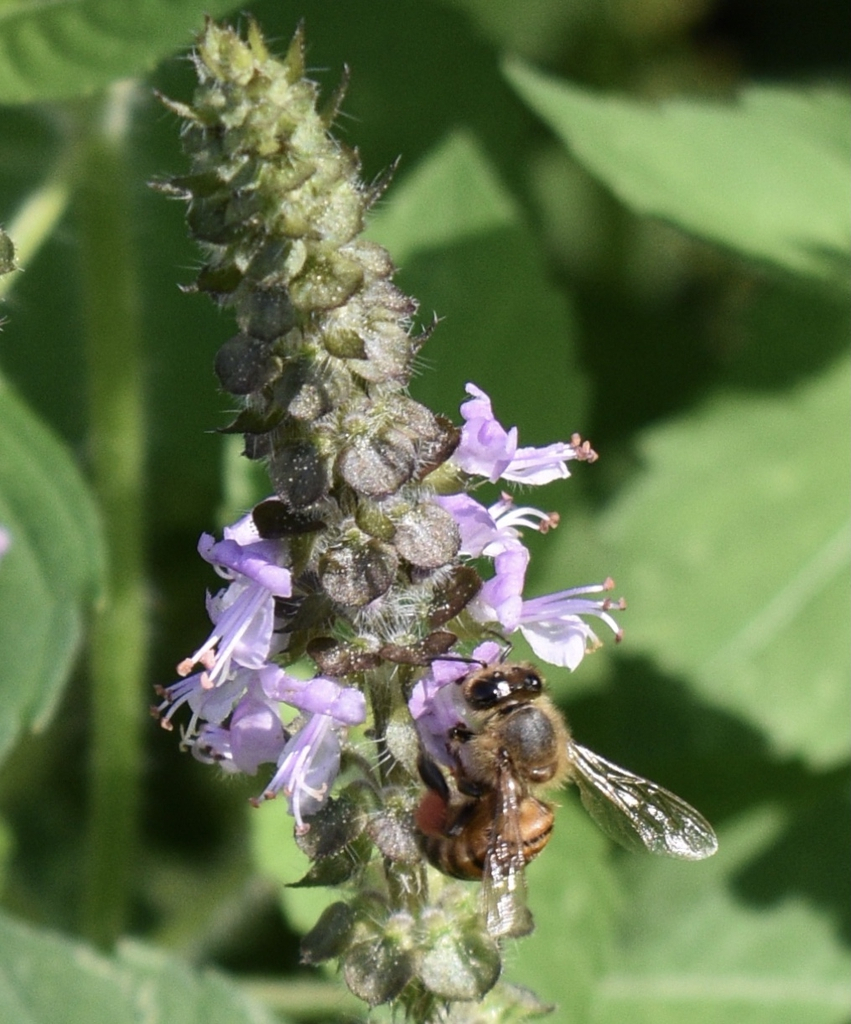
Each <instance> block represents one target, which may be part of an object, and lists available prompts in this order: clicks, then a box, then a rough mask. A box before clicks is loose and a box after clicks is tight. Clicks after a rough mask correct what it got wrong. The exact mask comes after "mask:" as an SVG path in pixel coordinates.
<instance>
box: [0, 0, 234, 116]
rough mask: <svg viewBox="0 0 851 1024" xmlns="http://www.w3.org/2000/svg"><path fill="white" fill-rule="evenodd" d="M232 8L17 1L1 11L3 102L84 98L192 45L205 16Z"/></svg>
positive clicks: (139, 1) (169, 2)
mask: <svg viewBox="0 0 851 1024" xmlns="http://www.w3.org/2000/svg"><path fill="white" fill-rule="evenodd" d="M233 6H234V5H233V3H231V2H227V0H225V2H222V0H219V2H218V3H216V2H215V0H212V2H209V3H206V2H205V3H199V2H198V0H176V2H175V0H134V2H133V3H132V4H116V3H114V2H112V0H59V2H58V3H49V4H45V3H42V2H41V0H18V2H17V3H6V4H3V5H0V103H32V102H43V101H45V100H65V99H71V98H73V97H76V96H86V95H89V94H90V93H93V92H96V91H97V90H98V89H103V88H104V87H105V86H106V85H108V84H109V83H110V82H111V81H113V80H114V79H117V78H130V77H132V76H133V75H139V74H142V73H144V72H145V71H150V70H151V69H152V68H153V67H155V66H156V65H157V64H158V63H159V62H160V61H161V60H163V59H164V58H165V57H167V56H169V55H170V54H172V53H174V52H175V51H176V50H179V49H181V48H184V47H187V46H188V45H189V44H190V43H191V42H192V36H191V33H192V31H193V29H195V30H196V31H197V30H199V29H200V28H201V25H202V20H203V16H204V14H205V13H206V14H210V15H213V16H217V15H220V14H224V13H225V12H226V11H228V10H230V9H232V8H233Z"/></svg>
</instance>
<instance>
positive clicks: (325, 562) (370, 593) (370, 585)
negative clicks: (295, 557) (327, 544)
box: [319, 540, 398, 608]
mask: <svg viewBox="0 0 851 1024" xmlns="http://www.w3.org/2000/svg"><path fill="white" fill-rule="evenodd" d="M397 565H398V559H397V557H396V552H395V551H394V550H393V548H392V547H390V546H389V545H388V544H382V543H381V542H380V541H376V540H371V541H369V542H368V543H366V544H363V545H361V546H358V547H351V546H349V547H339V548H334V549H333V550H331V551H328V552H326V553H325V554H324V555H323V557H322V559H321V561H320V563H319V578H320V580H321V581H322V586H323V587H324V589H325V593H326V594H327V595H328V596H329V597H330V598H331V600H332V601H336V602H337V603H338V604H346V605H353V606H355V607H357V608H362V607H363V606H364V605H366V604H369V603H370V601H374V600H375V599H376V598H377V597H381V595H382V594H385V593H386V592H387V591H388V590H389V589H390V587H391V586H392V585H393V581H394V579H395V578H396V568H397Z"/></svg>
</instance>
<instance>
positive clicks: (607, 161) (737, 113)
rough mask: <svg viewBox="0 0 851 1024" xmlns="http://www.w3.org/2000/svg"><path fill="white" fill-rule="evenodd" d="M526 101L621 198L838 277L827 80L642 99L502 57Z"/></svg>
mask: <svg viewBox="0 0 851 1024" xmlns="http://www.w3.org/2000/svg"><path fill="white" fill-rule="evenodd" d="M505 73H506V75H507V76H508V78H509V80H510V81H511V82H512V83H513V84H514V86H515V88H516V89H517V91H518V92H519V93H520V95H521V96H522V97H523V98H524V99H525V100H526V102H527V103H528V104H529V105H530V106H531V107H532V108H533V109H534V110H535V111H536V112H537V113H538V114H539V115H540V116H541V117H542V118H543V119H544V120H545V121H546V122H547V123H548V124H549V125H550V127H551V128H552V129H553V130H554V131H555V132H556V134H557V135H558V136H559V137H560V138H561V139H562V140H563V141H564V142H565V143H566V144H567V145H568V146H569V147H570V150H571V152H572V153H573V154H574V155H575V156H576V158H577V159H578V160H579V161H580V162H581V163H582V164H583V165H584V166H585V167H586V168H587V169H588V170H590V171H591V172H592V173H593V174H595V175H596V176H598V177H599V178H600V179H602V181H604V182H605V183H606V184H607V185H608V186H609V188H611V189H612V191H613V192H614V193H615V194H616V195H617V196H618V197H619V198H620V199H621V200H622V201H623V202H624V203H626V204H627V206H629V207H631V208H632V209H634V210H636V211H637V212H639V213H643V214H649V215H652V216H656V217H662V218H664V219H665V220H668V221H671V222H672V223H674V224H676V225H678V226H679V227H681V228H683V229H684V230H686V231H689V232H692V233H694V234H697V235H700V236H702V237H704V238H708V239H710V240H712V241H714V242H720V243H721V244H722V245H726V246H730V247H731V248H733V249H735V250H737V251H738V252H741V253H743V254H745V255H746V256H750V257H754V258H756V259H761V260H768V261H770V262H772V263H775V264H778V265H779V266H781V267H784V268H786V269H787V270H791V271H793V272H796V273H805V274H812V275H816V276H820V277H828V278H838V276H839V274H838V270H839V266H840V265H841V267H842V277H843V279H844V277H845V275H846V274H847V261H848V256H849V250H851V232H849V226H848V225H849V217H850V216H851V205H850V204H849V192H848V158H849V153H848V144H849V136H848V127H847V125H848V118H849V114H851V101H849V98H848V96H847V95H846V94H845V93H844V92H839V91H834V90H831V89H828V88H810V89H793V88H788V87H779V86H776V87H771V86H751V87H749V88H746V89H743V90H742V92H741V94H740V96H739V98H738V100H737V102H735V103H711V102H708V101H702V100H694V99H677V100H669V101H667V102H664V103H659V104H657V105H655V106H651V105H650V104H648V103H641V102H637V101H635V100H631V99H623V98H620V97H615V96H607V95H601V94H595V93H592V92H589V91H587V90H585V89H582V88H580V87H578V86H575V85H572V84H570V83H568V82H565V81H563V80H560V79H555V78H552V77H550V76H547V75H542V74H540V73H539V72H537V71H535V70H534V69H532V68H530V67H529V66H527V65H525V64H523V63H521V62H519V61H516V60H514V61H510V62H508V63H507V64H506V67H505Z"/></svg>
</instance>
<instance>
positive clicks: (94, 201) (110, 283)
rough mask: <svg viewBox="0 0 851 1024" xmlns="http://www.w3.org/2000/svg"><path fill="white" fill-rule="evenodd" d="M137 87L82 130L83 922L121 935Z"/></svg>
mask: <svg viewBox="0 0 851 1024" xmlns="http://www.w3.org/2000/svg"><path fill="white" fill-rule="evenodd" d="M131 100H132V93H131V91H130V87H129V86H127V85H125V84H122V85H121V86H118V87H116V88H114V89H113V90H112V91H111V92H110V94H109V96H108V98H107V100H106V102H105V103H103V104H101V105H99V107H98V108H95V107H94V106H90V107H86V108H84V110H83V114H82V118H81V121H82V124H81V130H80V132H79V133H78V138H80V139H81V140H82V141H81V150H80V156H79V161H78V164H77V168H78V173H79V185H78V193H77V195H78V224H79V241H80V254H81V271H82V273H81V279H82V294H83V310H84V321H85V334H86V354H87V362H88V367H87V369H88V380H89V416H90V419H89V443H90V452H89V456H90V460H91V472H92V483H93V488H94V491H95V494H96V496H97V499H98V503H99V506H100V509H101V512H102V515H103V520H104V533H105V536H106V540H107V558H108V567H107V576H106V579H107V582H106V593H105V595H104V600H103V601H102V602H101V603H100V606H99V608H98V609H97V611H96V614H95V617H94V622H93V629H92V636H91V662H90V665H91V715H90V723H91V744H92V753H91V778H90V782H91V789H90V809H89V818H88V855H87V864H86V878H85V887H84V893H83V901H84V902H83V908H82V910H83V913H82V930H83V933H84V935H85V936H86V937H87V938H89V939H90V940H91V941H93V942H95V943H97V944H98V945H100V946H104V947H108V946H111V945H112V944H113V943H114V941H115V940H116V938H117V937H118V936H119V935H120V934H121V932H122V931H123V930H124V929H125V927H126V924H127V919H128V909H129V902H130V897H131V893H132V879H133V870H134V867H135V864H136V852H137V847H138V842H137V838H138V827H139V826H138V819H139V805H140V775H141V763H142V731H141V730H142V725H143V723H144V722H145V721H146V720H147V719H146V717H145V714H144V706H145V700H144V692H143V681H144V659H145V649H146V641H147V625H146V615H145V612H146V608H145V599H144V577H143V541H142V522H143V517H142V499H143V473H144V424H143V408H142V407H143V399H142V368H141V347H142V346H141V336H142V328H141V309H140V298H139V283H138V276H137V270H136V266H135V260H134V240H133V218H132V213H131V189H130V176H129V172H128V168H127V166H126V163H125V153H124V139H125V134H126V133H125V123H126V120H127V117H128V116H129V107H130V102H131Z"/></svg>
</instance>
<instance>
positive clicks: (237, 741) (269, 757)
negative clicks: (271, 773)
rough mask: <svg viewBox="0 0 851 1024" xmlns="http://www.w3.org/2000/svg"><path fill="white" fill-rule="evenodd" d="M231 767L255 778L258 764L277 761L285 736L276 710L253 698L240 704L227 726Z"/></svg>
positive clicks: (248, 698)
mask: <svg viewBox="0 0 851 1024" xmlns="http://www.w3.org/2000/svg"><path fill="white" fill-rule="evenodd" d="M230 742H231V751H232V753H233V761H234V764H235V765H236V766H237V768H239V770H240V771H241V772H245V774H246V775H255V774H256V773H257V768H258V767H259V765H261V764H263V763H265V762H268V761H271V762H273V763H275V762H277V760H278V758H279V757H280V756H281V752H282V751H283V748H284V744H285V742H286V733H285V732H284V727H283V725H282V724H281V719H280V716H279V715H278V713H277V711H276V710H275V709H274V708H272V707H270V706H269V704H268V703H266V702H265V701H262V700H257V699H256V698H253V697H246V698H244V699H243V700H242V701H240V703H239V705H238V706H237V708H236V710H235V711H234V713H233V718H232V719H231V723H230Z"/></svg>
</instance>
